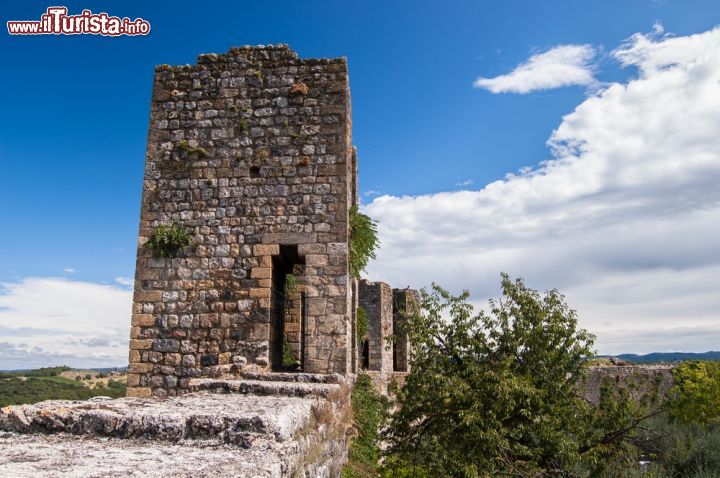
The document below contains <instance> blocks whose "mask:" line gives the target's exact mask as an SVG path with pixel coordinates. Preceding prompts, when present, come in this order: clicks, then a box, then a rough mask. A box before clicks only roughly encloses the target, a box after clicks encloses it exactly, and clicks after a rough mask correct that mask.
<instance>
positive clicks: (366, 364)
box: [360, 339, 370, 370]
mask: <svg viewBox="0 0 720 478" xmlns="http://www.w3.org/2000/svg"><path fill="white" fill-rule="evenodd" d="M360 351H361V352H360V353H361V356H360V363H361V367H362V369H363V370H367V369H369V368H370V341H369V340H368V339H365V340H363V341H362V347H360Z"/></svg>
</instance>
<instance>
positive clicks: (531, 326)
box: [384, 274, 647, 477]
mask: <svg viewBox="0 0 720 478" xmlns="http://www.w3.org/2000/svg"><path fill="white" fill-rule="evenodd" d="M502 291H503V296H502V298H501V299H499V300H493V301H490V312H489V313H485V312H483V311H481V312H480V313H477V314H475V313H474V312H473V307H472V305H471V304H470V303H469V302H468V298H469V294H468V292H467V291H466V292H464V293H462V294H461V295H460V296H453V295H451V294H450V293H449V292H447V291H445V290H444V289H442V288H441V287H439V286H437V285H433V287H432V290H431V291H430V292H428V291H425V290H423V291H422V292H421V306H422V310H423V311H424V313H422V314H416V315H414V316H410V317H408V334H409V338H410V340H411V342H412V343H413V356H412V359H411V360H412V363H411V373H410V374H409V375H408V377H407V381H406V384H405V386H404V387H403V388H402V389H401V390H400V391H399V392H398V402H399V405H400V409H399V410H398V411H397V412H396V413H395V414H393V416H392V418H391V420H390V423H389V426H388V428H387V430H386V432H385V434H384V437H385V439H386V441H387V443H388V445H389V449H388V457H387V460H386V463H387V473H386V475H387V476H413V473H412V470H413V469H417V470H418V473H417V476H421V475H422V476H449V477H486V476H518V477H528V476H535V477H542V476H580V475H584V476H601V474H602V473H608V470H610V469H611V468H612V467H613V466H618V467H620V466H621V464H622V463H623V462H628V461H629V460H632V459H633V458H634V455H633V454H632V452H633V449H632V446H631V442H630V438H631V436H632V434H633V432H634V430H636V429H637V427H638V424H639V423H640V422H641V421H642V420H643V419H644V418H645V417H646V416H647V409H646V408H644V407H642V406H640V404H638V403H637V402H635V401H633V400H631V399H630V396H629V393H628V392H623V391H622V389H620V390H618V389H614V388H612V387H610V386H605V387H603V393H602V401H601V404H600V406H595V405H593V404H591V403H589V402H588V401H587V400H586V399H585V398H583V396H582V395H581V394H579V388H578V381H579V380H580V379H581V378H582V377H583V375H584V370H585V367H586V362H587V358H588V357H590V356H591V355H592V350H591V349H592V345H593V340H594V337H593V336H592V335H591V334H589V333H588V332H586V331H585V330H582V329H578V327H577V317H576V313H575V311H573V310H571V309H570V308H569V307H568V306H567V304H566V303H565V300H564V297H563V296H562V295H561V294H560V293H559V292H558V291H556V290H552V291H549V292H547V293H545V294H544V295H541V294H540V293H538V292H537V291H534V290H532V289H529V288H528V287H526V286H525V284H524V283H523V281H522V280H521V279H518V280H516V281H512V280H511V279H510V278H509V277H508V276H507V275H506V274H503V275H502Z"/></svg>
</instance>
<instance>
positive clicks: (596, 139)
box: [364, 28, 720, 353]
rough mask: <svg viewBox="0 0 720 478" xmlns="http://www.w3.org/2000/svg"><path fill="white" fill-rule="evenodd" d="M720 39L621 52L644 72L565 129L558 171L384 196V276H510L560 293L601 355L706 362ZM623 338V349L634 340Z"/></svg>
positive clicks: (401, 279) (374, 271) (485, 291)
mask: <svg viewBox="0 0 720 478" xmlns="http://www.w3.org/2000/svg"><path fill="white" fill-rule="evenodd" d="M718 51H720V28H716V29H714V30H711V31H708V32H705V33H702V34H698V35H692V36H686V37H663V38H658V29H657V28H656V29H655V32H653V33H652V34H650V35H642V34H638V35H634V36H633V37H631V38H630V39H629V40H628V41H627V42H626V43H624V44H623V45H621V46H620V47H619V48H617V49H616V50H615V51H614V52H612V54H611V58H615V59H617V61H619V62H621V64H622V65H625V66H628V67H633V68H636V69H637V70H638V72H639V75H638V76H637V77H636V78H631V79H630V80H628V81H626V82H623V83H614V84H611V85H607V86H606V87H605V88H604V89H603V90H601V91H599V92H597V94H595V95H592V96H590V97H588V98H586V99H585V100H584V101H583V102H582V103H580V104H579V105H578V106H577V107H576V108H575V111H574V112H572V113H570V114H568V115H566V116H565V117H563V118H562V120H561V121H560V122H559V125H558V127H557V129H556V130H555V131H554V132H553V133H552V135H551V137H550V138H549V140H548V145H549V147H550V152H551V154H552V159H550V160H549V161H546V162H539V164H538V166H536V167H535V168H525V169H523V170H521V171H519V172H517V173H515V174H509V175H508V176H507V177H506V179H504V180H501V181H496V182H493V183H491V184H488V185H487V186H485V187H484V188H482V189H480V190H476V191H467V190H465V191H454V192H444V193H438V194H433V195H421V196H403V197H394V196H387V195H386V196H382V197H379V198H376V199H375V200H374V201H373V202H372V203H370V204H368V205H367V206H366V207H365V208H364V211H365V212H366V213H368V214H369V215H370V216H371V217H373V218H375V219H378V220H379V221H380V222H379V231H380V239H381V249H380V251H379V252H378V258H377V261H374V262H372V263H371V264H370V266H369V268H368V269H369V275H370V277H371V278H372V279H377V280H387V281H388V282H390V283H392V284H399V285H402V286H404V285H406V284H407V283H408V282H410V284H411V285H413V286H416V287H422V286H426V285H428V284H430V282H432V281H436V282H438V283H440V284H442V285H444V286H446V287H448V288H451V289H452V290H454V291H459V290H461V289H464V288H469V289H470V290H471V292H472V293H473V296H474V297H476V298H477V299H478V300H477V303H478V304H485V303H486V302H485V299H487V298H490V297H495V296H497V295H498V293H499V288H498V283H499V273H500V272H501V271H506V272H508V273H510V274H511V275H513V276H520V277H524V278H525V279H526V280H527V282H528V284H529V285H530V286H532V287H535V288H538V289H541V290H542V289H550V288H554V287H557V288H559V289H560V290H561V291H563V292H564V293H565V294H566V295H567V298H568V301H569V303H570V305H571V306H573V307H574V308H577V309H578V312H579V316H580V323H581V325H582V326H584V327H586V328H588V329H590V330H591V331H593V332H595V333H597V335H598V348H599V350H600V352H604V353H619V352H625V351H627V352H651V351H655V350H660V351H662V350H667V349H668V347H671V346H672V335H673V334H674V333H676V332H677V333H679V331H678V330H676V329H677V328H678V327H680V326H682V327H686V328H688V330H686V331H684V332H683V334H684V335H683V338H682V341H680V340H678V342H677V345H676V346H675V347H676V349H684V350H687V351H702V350H704V349H706V348H707V347H709V340H705V339H702V340H701V339H700V338H698V337H699V336H700V335H699V334H696V333H694V332H695V331H699V330H700V331H701V330H705V331H706V332H707V337H708V338H712V340H715V341H717V337H718V336H719V334H720V331H718V330H717V329H718V324H720V312H719V311H720V294H718V293H717V284H718V283H720V250H719V249H718V247H717V244H719V243H720V188H718V186H717V185H718V183H720V161H718V157H720V135H718V134H717V132H718V131H720V115H719V114H718V111H720V88H718V84H720V56H719V55H717V52H718ZM623 337H625V338H626V339H623Z"/></svg>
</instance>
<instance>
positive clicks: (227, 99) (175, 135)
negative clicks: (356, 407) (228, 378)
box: [128, 45, 357, 397]
mask: <svg viewBox="0 0 720 478" xmlns="http://www.w3.org/2000/svg"><path fill="white" fill-rule="evenodd" d="M356 174H357V163H356V159H355V154H354V150H353V148H352V145H351V110H350V94H349V86H348V73H347V62H346V60H345V59H344V58H336V59H300V58H298V56H297V54H296V53H295V52H293V51H291V50H290V49H289V48H288V47H287V46H285V45H278V46H268V47H242V48H233V49H231V50H230V51H229V52H227V53H225V54H222V55H216V54H208V55H201V56H200V57H199V58H198V63H197V64H196V65H190V66H167V65H163V66H159V67H157V68H156V71H155V80H154V87H153V95H152V102H151V116H150V130H149V136H148V145H147V154H146V165H145V179H144V183H143V197H142V209H141V218H140V230H139V241H138V255H137V265H136V276H135V292H134V303H133V311H132V312H133V315H132V328H131V340H130V360H129V361H130V367H129V374H128V396H137V397H146V396H150V395H153V396H158V397H164V396H173V395H177V394H180V393H185V392H187V391H188V390H189V387H190V381H191V380H192V379H193V378H198V377H217V376H220V375H222V374H224V373H226V372H228V371H230V370H231V369H233V368H234V369H236V370H237V369H242V370H258V371H269V370H271V369H273V368H277V367H278V363H277V362H278V360H280V359H281V357H282V355H281V350H280V349H279V347H281V346H282V343H283V339H284V337H288V339H290V341H291V347H292V349H293V351H294V352H295V353H296V354H297V355H298V360H299V361H300V362H301V367H302V370H303V371H305V372H314V373H336V372H337V373H348V372H351V371H353V370H352V366H353V358H352V353H353V343H352V341H353V340H354V337H353V336H352V324H351V315H352V314H351V309H352V304H353V297H352V289H353V288H352V284H351V279H350V277H349V274H348V257H347V256H348V233H349V231H348V210H349V208H350V207H351V206H352V205H353V204H354V203H355V202H356V201H357V194H356V191H355V188H356V187H357V186H356V185H357V178H356ZM172 223H177V224H180V225H182V226H184V227H186V228H187V229H188V230H189V232H190V235H191V236H192V241H193V245H192V246H189V247H186V248H184V249H183V250H182V251H181V252H180V253H179V254H178V256H177V257H175V258H154V257H153V256H152V255H151V254H150V252H149V251H148V249H147V248H146V247H144V245H145V243H146V242H147V241H148V240H149V238H150V237H151V235H152V234H153V232H154V231H155V230H156V228H157V227H158V226H160V225H170V224H172ZM293 271H295V272H296V274H297V276H298V279H299V281H300V283H301V284H302V290H303V292H304V294H305V301H306V302H305V304H304V305H305V307H304V308H303V309H304V312H305V314H306V316H305V317H304V323H302V324H301V323H299V321H298V320H297V319H296V316H295V315H293V316H292V320H291V321H289V322H288V324H287V329H286V330H284V329H283V326H284V325H285V324H283V322H284V321H283V320H282V318H280V319H278V318H277V317H278V314H280V316H282V314H283V312H282V311H280V312H277V311H276V310H275V309H276V308H278V307H280V306H278V303H279V302H278V299H277V297H279V295H278V293H280V294H281V293H282V292H283V288H284V277H285V273H287V272H293ZM292 308H295V304H293V306H292ZM301 333H302V334H303V336H302V337H300V334H301Z"/></svg>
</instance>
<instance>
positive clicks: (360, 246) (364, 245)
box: [348, 206, 380, 279]
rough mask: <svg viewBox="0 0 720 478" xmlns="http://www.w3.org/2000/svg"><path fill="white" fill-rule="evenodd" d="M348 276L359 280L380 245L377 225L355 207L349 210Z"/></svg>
mask: <svg viewBox="0 0 720 478" xmlns="http://www.w3.org/2000/svg"><path fill="white" fill-rule="evenodd" d="M349 221H350V250H349V254H348V255H349V263H350V274H351V275H352V276H353V277H355V278H358V279H359V278H360V273H361V272H362V271H364V270H365V268H366V267H367V265H368V262H370V259H375V251H376V250H377V248H378V246H379V245H380V239H378V231H377V223H376V222H375V221H373V220H372V219H371V218H370V216H367V215H365V214H363V213H361V212H360V211H359V210H358V207H357V206H353V207H352V208H350V214H349Z"/></svg>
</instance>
